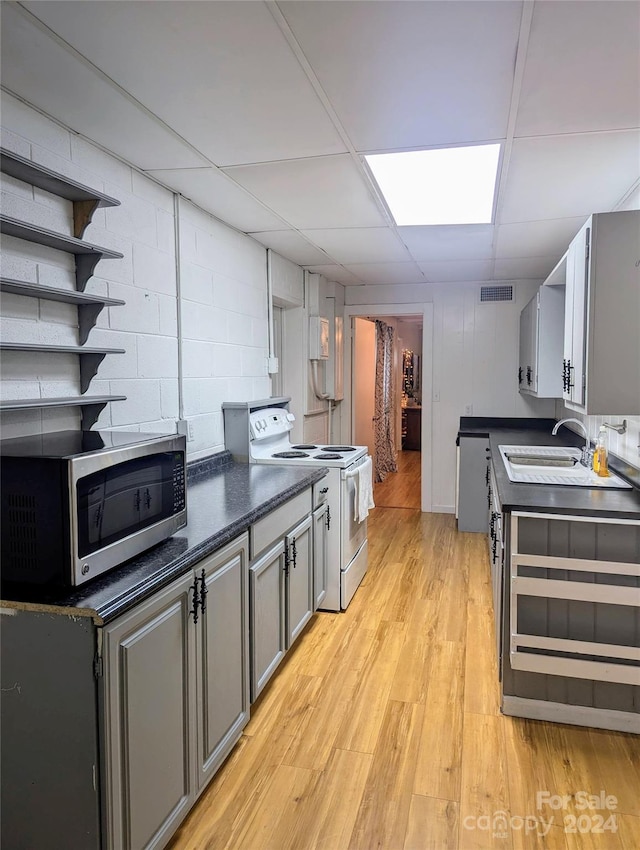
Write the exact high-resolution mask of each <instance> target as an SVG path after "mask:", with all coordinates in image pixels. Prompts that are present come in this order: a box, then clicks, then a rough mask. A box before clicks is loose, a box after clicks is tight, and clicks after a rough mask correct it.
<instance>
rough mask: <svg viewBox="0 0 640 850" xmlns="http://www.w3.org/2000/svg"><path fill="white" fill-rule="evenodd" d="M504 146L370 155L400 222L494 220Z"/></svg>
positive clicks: (379, 180)
mask: <svg viewBox="0 0 640 850" xmlns="http://www.w3.org/2000/svg"><path fill="white" fill-rule="evenodd" d="M499 156H500V145H498V144H495V145H473V146H471V147H463V148H462V147H460V148H434V149H430V150H424V151H405V152H404V153H385V154H373V155H371V156H365V160H366V161H367V164H368V166H369V168H370V169H371V172H372V174H373V176H374V177H375V179H376V181H377V183H378V186H379V187H380V190H381V192H382V194H383V195H384V199H385V201H386V202H387V205H388V207H389V209H390V210H391V213H392V215H393V217H394V219H395V222H396V224H397V225H399V226H405V225H412V224H415V225H425V224H489V223H490V222H491V216H492V213H493V198H494V194H495V188H496V175H497V171H498V159H499Z"/></svg>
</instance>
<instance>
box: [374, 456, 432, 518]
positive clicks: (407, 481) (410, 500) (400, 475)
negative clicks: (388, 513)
mask: <svg viewBox="0 0 640 850" xmlns="http://www.w3.org/2000/svg"><path fill="white" fill-rule="evenodd" d="M421 458H422V454H421V453H420V452H409V451H400V452H398V471H397V472H389V473H388V474H387V476H386V478H385V479H384V481H380V482H378V483H377V484H374V487H373V500H374V502H375V503H376V505H377V506H378V507H381V508H414V509H415V510H420V472H421V470H420V464H421V462H422V461H421Z"/></svg>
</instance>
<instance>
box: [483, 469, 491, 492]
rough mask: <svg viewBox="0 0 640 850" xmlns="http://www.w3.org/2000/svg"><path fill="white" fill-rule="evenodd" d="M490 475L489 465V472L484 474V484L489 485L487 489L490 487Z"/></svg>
mask: <svg viewBox="0 0 640 850" xmlns="http://www.w3.org/2000/svg"><path fill="white" fill-rule="evenodd" d="M489 475H490V472H489V464H487V471H486V472H485V474H484V483H485V484H486V485H487V487H488V486H489Z"/></svg>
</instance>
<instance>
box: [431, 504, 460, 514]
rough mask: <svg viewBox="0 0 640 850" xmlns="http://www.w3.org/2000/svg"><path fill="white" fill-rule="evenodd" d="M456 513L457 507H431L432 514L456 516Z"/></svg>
mask: <svg viewBox="0 0 640 850" xmlns="http://www.w3.org/2000/svg"><path fill="white" fill-rule="evenodd" d="M455 512H456V507H455V505H431V513H432V514H454V513H455Z"/></svg>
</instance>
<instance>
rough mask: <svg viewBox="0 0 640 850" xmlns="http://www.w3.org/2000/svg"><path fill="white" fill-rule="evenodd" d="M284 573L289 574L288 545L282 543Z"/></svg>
mask: <svg viewBox="0 0 640 850" xmlns="http://www.w3.org/2000/svg"><path fill="white" fill-rule="evenodd" d="M284 574H285V575H286V576H288V575H289V547H288V546H287V544H286V543H285V544H284Z"/></svg>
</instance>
